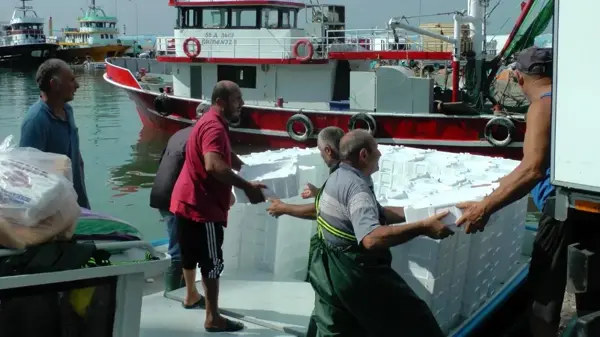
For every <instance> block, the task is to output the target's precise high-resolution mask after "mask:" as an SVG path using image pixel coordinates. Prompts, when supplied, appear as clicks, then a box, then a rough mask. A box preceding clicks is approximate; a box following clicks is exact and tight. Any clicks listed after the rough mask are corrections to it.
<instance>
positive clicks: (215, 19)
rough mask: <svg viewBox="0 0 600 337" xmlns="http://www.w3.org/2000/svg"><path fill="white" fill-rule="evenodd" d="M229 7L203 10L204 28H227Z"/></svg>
mask: <svg viewBox="0 0 600 337" xmlns="http://www.w3.org/2000/svg"><path fill="white" fill-rule="evenodd" d="M228 26H229V13H228V8H205V9H204V10H203V11H202V28H227V27H228Z"/></svg>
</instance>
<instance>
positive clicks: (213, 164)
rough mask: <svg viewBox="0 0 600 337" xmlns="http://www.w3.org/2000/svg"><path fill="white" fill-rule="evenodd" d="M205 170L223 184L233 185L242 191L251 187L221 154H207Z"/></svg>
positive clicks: (205, 155) (205, 156)
mask: <svg viewBox="0 0 600 337" xmlns="http://www.w3.org/2000/svg"><path fill="white" fill-rule="evenodd" d="M204 168H205V169H206V172H207V173H208V174H210V175H211V176H213V177H214V178H215V179H217V180H219V181H220V182H222V183H225V184H231V185H233V186H235V187H237V188H240V189H247V188H249V186H250V183H249V182H248V181H246V180H245V179H244V178H242V177H240V176H239V175H237V174H235V172H233V171H232V170H231V168H230V167H229V165H227V163H226V162H225V161H224V160H223V158H222V157H221V155H220V154H219V153H216V152H207V153H205V154H204Z"/></svg>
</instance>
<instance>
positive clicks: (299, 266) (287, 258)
mask: <svg viewBox="0 0 600 337" xmlns="http://www.w3.org/2000/svg"><path fill="white" fill-rule="evenodd" d="M311 201H312V199H311V200H309V201H306V200H303V199H302V198H301V197H296V198H292V199H288V200H286V202H287V203H291V204H303V203H307V202H311ZM313 231H316V221H307V220H303V219H296V218H294V217H291V216H286V215H284V216H281V217H279V218H278V219H277V238H276V240H277V244H276V248H275V261H274V265H273V274H274V275H275V276H276V277H277V278H279V279H292V280H300V281H303V280H304V279H305V278H306V272H307V268H308V250H309V245H310V238H311V237H312V235H313V234H314V233H313Z"/></svg>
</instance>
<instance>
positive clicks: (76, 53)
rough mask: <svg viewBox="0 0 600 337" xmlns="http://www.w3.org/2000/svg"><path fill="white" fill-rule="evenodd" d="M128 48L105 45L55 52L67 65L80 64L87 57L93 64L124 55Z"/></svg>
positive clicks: (64, 49) (62, 49)
mask: <svg viewBox="0 0 600 337" xmlns="http://www.w3.org/2000/svg"><path fill="white" fill-rule="evenodd" d="M127 48H129V47H128V46H123V45H107V46H94V47H82V48H80V47H75V48H65V47H61V48H60V49H58V51H57V57H58V58H60V59H61V60H64V61H65V62H68V63H82V62H84V61H85V60H86V59H87V57H88V56H89V57H90V58H91V59H92V60H93V61H94V62H103V61H104V60H105V59H106V58H107V57H117V56H121V55H123V54H124V53H125V51H126V50H127Z"/></svg>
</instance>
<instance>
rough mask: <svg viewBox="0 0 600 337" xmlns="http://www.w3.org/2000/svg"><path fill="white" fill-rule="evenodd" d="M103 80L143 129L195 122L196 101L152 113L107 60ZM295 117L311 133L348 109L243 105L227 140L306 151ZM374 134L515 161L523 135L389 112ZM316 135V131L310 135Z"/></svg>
mask: <svg viewBox="0 0 600 337" xmlns="http://www.w3.org/2000/svg"><path fill="white" fill-rule="evenodd" d="M105 79H106V80H107V81H108V82H109V83H111V84H114V85H116V86H119V87H121V88H123V89H125V90H126V91H127V93H128V95H129V97H130V98H131V99H132V100H133V101H134V102H135V103H136V109H137V112H138V114H139V116H140V119H141V121H142V123H143V124H144V126H145V127H150V128H154V129H159V130H162V131H166V132H170V133H173V132H176V131H177V130H179V129H181V128H184V127H186V126H188V125H190V124H192V123H193V122H194V120H195V119H196V108H197V106H198V104H200V103H201V101H200V100H195V99H187V98H180V97H176V96H170V97H171V99H170V101H169V104H168V111H167V114H168V115H167V116H165V115H164V114H159V113H157V112H156V110H155V107H154V100H155V99H156V97H157V96H158V95H159V94H158V93H156V92H151V91H147V90H142V89H141V87H140V84H139V83H138V81H137V80H136V78H135V77H134V76H133V74H132V73H131V71H129V70H128V69H125V68H122V67H119V66H116V65H114V64H111V63H110V62H107V64H106V74H105ZM297 113H302V114H304V115H305V116H307V117H309V119H310V120H311V122H312V124H313V126H314V129H315V131H318V130H320V129H322V128H325V127H327V126H338V127H340V128H342V129H344V130H346V131H347V130H348V126H349V122H350V119H351V117H352V116H353V115H354V114H356V112H354V113H353V112H350V111H315V110H302V111H299V110H298V109H286V108H274V107H267V106H264V107H263V106H245V107H244V108H243V109H242V121H241V125H240V126H239V127H235V128H234V127H232V128H231V129H230V131H231V139H232V142H235V143H242V144H251V145H255V146H265V147H269V148H288V147H307V146H314V145H315V144H316V137H314V136H313V137H311V138H309V139H308V140H307V141H304V142H299V141H296V140H294V139H292V138H291V137H290V135H289V134H288V132H287V131H286V130H287V125H286V124H287V122H288V120H289V118H290V117H291V116H293V115H295V114H297ZM372 116H373V117H374V119H375V121H376V124H377V131H376V133H375V134H374V136H375V138H376V139H377V140H378V142H379V143H381V144H390V145H406V146H412V147H420V148H430V149H438V150H443V151H449V152H468V153H472V154H480V155H487V156H498V157H504V158H510V159H516V160H520V159H521V158H522V155H523V153H522V145H523V139H524V134H525V121H524V120H523V119H520V120H519V119H516V120H515V121H514V123H515V132H514V134H513V135H512V140H513V141H512V143H510V144H509V145H508V146H504V147H498V146H493V145H492V144H491V143H489V142H488V141H486V140H485V137H484V129H485V127H486V124H487V123H488V122H489V121H490V119H491V118H493V117H494V116H492V115H476V116H455V115H444V114H394V113H373V114H372ZM315 133H316V132H315Z"/></svg>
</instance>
